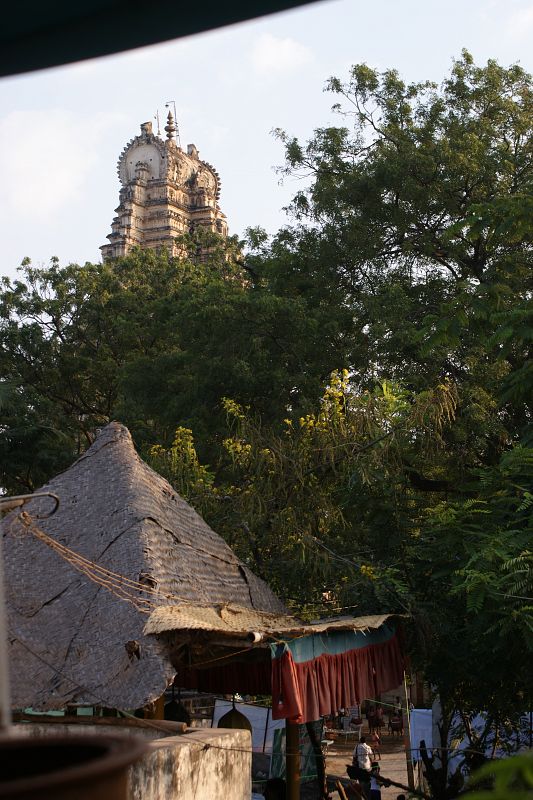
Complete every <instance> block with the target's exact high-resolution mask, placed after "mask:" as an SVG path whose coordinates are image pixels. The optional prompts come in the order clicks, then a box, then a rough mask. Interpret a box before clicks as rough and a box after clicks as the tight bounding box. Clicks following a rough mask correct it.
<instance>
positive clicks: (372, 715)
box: [366, 706, 376, 733]
mask: <svg viewBox="0 0 533 800" xmlns="http://www.w3.org/2000/svg"><path fill="white" fill-rule="evenodd" d="M366 718H367V721H368V730H369V731H370V733H373V732H374V730H375V728H376V707H375V706H369V707H368V711H367V712H366Z"/></svg>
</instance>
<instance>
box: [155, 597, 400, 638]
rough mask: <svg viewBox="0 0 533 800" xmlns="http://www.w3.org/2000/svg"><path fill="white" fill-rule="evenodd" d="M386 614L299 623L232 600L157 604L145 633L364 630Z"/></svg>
mask: <svg viewBox="0 0 533 800" xmlns="http://www.w3.org/2000/svg"><path fill="white" fill-rule="evenodd" d="M390 616H391V615H390V614H375V615H369V616H364V617H336V618H334V619H327V620H319V621H317V622H309V623H307V624H306V623H303V622H302V621H301V620H299V619H297V618H296V617H291V616H289V615H287V614H268V613H265V612H262V611H254V610H251V609H249V608H242V607H239V606H236V605H233V604H224V605H222V606H208V607H206V606H200V607H198V606H194V605H190V606H189V605H179V606H178V605H173V606H164V605H163V606H159V607H158V608H156V609H155V610H154V611H152V613H151V614H150V617H149V619H148V622H147V623H146V626H145V628H144V632H145V633H154V634H159V633H165V632H169V631H184V630H188V631H192V630H197V631H201V630H203V631H211V632H216V633H220V634H227V635H229V636H232V637H250V636H251V635H252V634H259V635H261V636H264V637H265V638H268V637H269V636H275V637H288V638H290V637H294V636H307V635H309V634H312V633H319V634H320V633H329V632H331V631H367V630H375V629H377V628H380V627H381V626H382V625H383V624H384V623H385V622H386V621H387V619H389V618H390Z"/></svg>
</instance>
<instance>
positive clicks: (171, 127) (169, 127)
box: [165, 111, 176, 141]
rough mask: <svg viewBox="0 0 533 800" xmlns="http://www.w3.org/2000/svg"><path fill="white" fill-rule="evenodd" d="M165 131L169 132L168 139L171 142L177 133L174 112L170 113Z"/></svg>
mask: <svg viewBox="0 0 533 800" xmlns="http://www.w3.org/2000/svg"><path fill="white" fill-rule="evenodd" d="M165 130H166V132H167V139H168V140H169V141H171V140H172V139H173V138H174V134H175V133H176V125H175V124H174V117H173V116H172V111H169V112H168V117H167V124H166V125H165Z"/></svg>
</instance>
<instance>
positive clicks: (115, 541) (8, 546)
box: [4, 422, 286, 709]
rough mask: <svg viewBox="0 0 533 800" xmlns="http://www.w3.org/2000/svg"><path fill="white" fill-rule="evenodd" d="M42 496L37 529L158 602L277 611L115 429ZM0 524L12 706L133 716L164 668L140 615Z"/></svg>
mask: <svg viewBox="0 0 533 800" xmlns="http://www.w3.org/2000/svg"><path fill="white" fill-rule="evenodd" d="M43 490H46V491H50V492H54V493H55V494H57V495H58V496H59V497H60V500H61V505H60V507H59V510H58V511H57V513H56V514H55V515H54V516H52V517H50V518H49V519H46V520H42V521H40V522H39V527H40V528H41V529H42V530H43V531H45V533H47V534H49V535H50V536H51V537H53V538H54V539H55V540H57V541H59V542H61V543H63V544H65V545H67V546H68V547H69V548H71V549H72V550H75V551H76V552H78V553H80V554H82V555H83V556H84V557H86V558H88V559H90V560H91V561H94V562H97V563H98V564H99V565H101V566H103V567H106V568H107V569H109V570H113V571H114V572H116V573H120V574H121V575H124V576H126V577H127V578H129V579H131V580H134V581H139V580H141V581H146V582H147V583H148V585H150V586H153V587H155V588H156V589H157V590H158V591H159V592H160V595H161V596H160V598H156V603H158V604H159V603H161V604H163V605H167V606H168V604H169V602H176V601H175V600H169V597H168V596H169V595H173V596H174V597H179V598H182V599H183V600H184V601H189V602H191V603H192V604H194V605H195V606H199V607H203V606H209V605H213V604H226V603H233V604H236V605H238V606H240V607H242V608H244V609H249V610H255V611H264V612H267V613H270V614H275V615H279V614H282V615H283V614H284V613H286V609H285V608H284V606H283V604H282V603H281V601H280V600H278V598H277V597H276V596H275V595H274V594H273V593H272V592H271V590H270V589H269V588H268V586H267V585H266V584H265V583H264V582H263V581H262V580H260V579H259V578H258V577H257V576H256V575H254V574H253V573H252V572H251V571H250V570H249V569H248V568H247V567H246V566H245V565H244V564H242V562H240V561H239V559H238V558H237V557H236V556H235V554H234V553H233V552H232V550H231V549H230V548H229V547H228V545H227V544H226V543H225V542H224V541H223V540H222V539H221V537H220V536H218V535H217V534H216V533H214V531H212V530H211V528H209V526H208V525H207V524H206V523H205V522H204V520H203V519H202V518H201V517H200V516H199V515H198V514H197V513H196V512H195V511H194V510H193V509H192V508H191V507H190V506H189V505H188V504H187V503H186V502H185V501H184V500H183V499H182V498H181V497H179V496H178V495H177V494H176V492H175V491H174V490H173V489H172V487H171V486H170V484H169V483H168V482H167V481H165V480H164V479H163V478H162V477H161V476H159V475H157V473H155V472H154V471H153V470H151V469H150V468H149V467H148V466H147V465H146V464H145V463H144V462H143V461H142V460H141V459H140V458H139V456H138V455H137V454H136V452H135V450H134V447H133V443H132V440H131V436H130V434H129V432H128V430H127V429H126V428H125V427H124V426H122V425H120V424H118V423H116V422H113V423H111V424H110V425H108V426H107V427H106V428H104V429H103V430H102V432H101V433H100V435H99V436H98V437H97V439H96V441H95V442H94V444H93V445H92V447H90V449H89V450H87V452H86V453H85V454H84V455H83V456H82V457H81V458H79V459H78V460H77V461H76V462H75V463H74V464H73V465H72V467H70V468H69V469H68V470H66V471H65V472H64V473H62V474H61V475H59V476H58V477H56V478H54V479H53V480H52V481H50V483H49V484H47V486H45V487H43ZM45 506H46V500H32V501H31V502H30V503H29V504H28V505H27V506H26V507H25V508H26V510H27V511H28V512H29V513H30V514H31V515H33V516H34V515H35V514H38V513H40V512H43V511H44V509H45ZM4 526H5V527H4V560H5V572H6V584H7V587H6V594H7V597H6V599H7V605H8V619H9V629H10V634H9V639H10V652H9V657H10V667H11V691H12V700H13V706H14V707H16V708H24V707H28V706H31V707H33V708H36V709H50V708H54V707H56V708H57V707H62V706H64V705H66V704H67V703H80V704H81V703H87V704H97V703H99V704H102V705H107V706H111V707H116V708H137V707H139V706H142V705H144V704H145V703H147V702H150V701H152V700H154V699H155V698H157V697H159V696H160V695H161V693H162V691H163V690H164V689H165V687H166V685H167V682H168V680H169V679H170V678H171V677H172V675H173V673H174V670H173V668H172V667H171V665H170V663H169V661H168V659H167V657H166V654H165V653H164V652H163V650H162V649H161V644H159V643H158V641H157V639H156V637H154V636H145V635H144V633H143V628H144V625H145V623H146V621H147V615H146V614H144V613H142V612H141V611H139V610H138V609H137V608H135V606H134V605H132V604H131V603H129V602H125V601H123V600H120V599H118V598H117V597H116V596H115V595H113V594H112V593H110V592H109V591H107V590H106V589H105V588H103V587H102V586H99V585H97V584H95V583H93V582H91V581H90V580H89V579H88V578H87V577H86V576H84V575H82V574H80V573H79V572H77V571H76V570H74V569H73V567H72V566H71V565H70V564H69V563H67V562H66V561H65V560H63V559H62V558H61V557H60V556H59V555H58V554H57V553H56V552H54V551H53V550H51V549H50V548H49V547H48V546H47V545H46V544H45V543H43V542H42V541H39V540H38V539H36V538H34V537H33V536H32V535H31V534H30V533H28V532H27V531H26V530H25V529H24V528H23V526H22V525H21V523H20V521H19V520H18V517H17V512H13V513H12V514H11V515H9V516H8V517H6V519H5V520H4ZM178 602H179V601H178ZM135 643H138V644H139V648H138V649H137V648H136V647H135ZM137 656H139V657H137Z"/></svg>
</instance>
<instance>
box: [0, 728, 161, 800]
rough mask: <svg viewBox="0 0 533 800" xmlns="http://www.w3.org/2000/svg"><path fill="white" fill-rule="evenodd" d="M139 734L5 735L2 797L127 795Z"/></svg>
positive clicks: (113, 799)
mask: <svg viewBox="0 0 533 800" xmlns="http://www.w3.org/2000/svg"><path fill="white" fill-rule="evenodd" d="M145 751H146V744H145V742H143V741H142V740H140V739H134V738H130V737H129V736H128V737H118V736H107V735H103V736H96V735H94V734H93V735H89V736H85V735H84V734H75V735H72V736H46V737H34V736H16V737H1V738H0V798H1V799H2V800H11V798H13V800H127V797H128V768H129V766H130V764H132V763H133V762H134V761H136V760H137V759H138V758H140V757H141V756H142V755H143V753H144V752H145Z"/></svg>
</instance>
